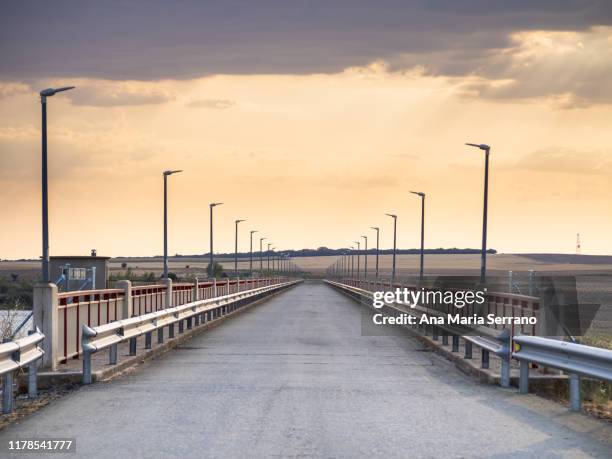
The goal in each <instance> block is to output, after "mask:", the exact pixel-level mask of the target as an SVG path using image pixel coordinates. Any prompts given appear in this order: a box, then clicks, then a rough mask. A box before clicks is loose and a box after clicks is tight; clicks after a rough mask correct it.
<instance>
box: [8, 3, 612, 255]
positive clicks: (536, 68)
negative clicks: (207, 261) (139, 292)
mask: <svg viewBox="0 0 612 459" xmlns="http://www.w3.org/2000/svg"><path fill="white" fill-rule="evenodd" d="M0 62H1V63H2V64H1V65H0V190H1V191H0V208H1V209H2V210H3V213H2V214H3V219H2V225H1V226H0V258H2V259H5V258H22V257H23V258H30V257H32V258H34V257H38V256H39V255H40V252H41V229H40V224H41V223H40V222H41V207H40V100H39V97H38V94H37V93H38V91H40V90H41V89H44V88H46V87H54V86H60V85H74V86H76V89H74V90H73V91H69V92H66V93H62V94H58V95H56V96H54V97H52V98H49V101H48V116H49V128H48V129H49V161H50V166H49V167H50V169H49V170H50V185H49V190H50V234H51V243H50V246H51V255H64V254H71V255H72V254H88V253H89V251H90V249H92V248H96V249H97V251H98V253H99V254H101V255H110V256H119V255H133V256H139V255H154V254H160V253H161V251H162V237H163V226H162V221H163V179H162V171H163V170H165V169H183V170H184V172H183V173H181V174H177V175H174V176H172V177H170V179H169V222H170V223H169V250H170V252H171V253H181V254H195V253H205V252H207V251H208V231H209V214H208V203H210V202H213V201H215V202H224V204H223V205H222V206H219V207H217V208H216V209H215V234H216V237H215V249H216V250H219V251H222V252H232V251H233V250H234V249H233V247H234V220H235V219H237V218H240V219H246V220H247V221H246V222H244V223H241V226H240V228H241V232H240V249H241V250H242V251H246V250H248V231H249V230H251V229H254V230H258V231H259V233H258V235H261V236H263V237H267V238H268V240H269V241H271V242H272V243H274V245H275V246H276V247H277V248H278V249H279V250H282V249H291V248H295V249H297V248H305V247H309V248H315V247H319V246H327V247H334V248H337V247H347V246H350V245H352V244H353V241H357V240H359V238H360V236H361V235H366V236H369V237H370V244H372V241H373V240H374V235H375V233H374V231H373V230H371V229H370V227H371V226H380V227H381V247H385V248H389V247H391V245H392V221H391V219H390V218H389V217H386V216H385V213H396V214H398V246H400V247H402V248H410V247H417V246H418V244H419V230H420V220H419V218H420V203H419V200H418V198H417V197H416V196H414V195H412V194H410V193H409V191H410V190H416V191H423V192H425V193H426V194H427V197H426V209H427V210H426V212H427V215H426V238H425V243H426V247H431V248H435V247H474V248H478V247H479V246H480V238H481V227H482V205H483V175H484V155H483V153H482V152H481V151H479V150H476V149H473V148H470V147H467V146H465V145H464V144H465V142H476V143H486V144H489V145H491V158H490V161H491V163H490V199H489V205H490V207H489V243H488V246H489V247H491V248H495V249H497V250H498V251H500V252H505V253H521V252H564V253H573V252H574V251H575V244H576V234H577V233H580V235H581V239H582V251H583V253H592V254H612V241H611V239H610V237H609V234H611V232H612V211H611V210H610V206H609V202H610V197H611V194H612V188H611V187H612V185H611V183H612V181H611V179H612V138H611V136H610V135H609V131H610V130H609V120H610V119H612V79H611V78H610V75H609V74H610V69H611V68H612V3H610V2H606V1H604V0H601V1H597V0H567V1H563V0H555V1H552V0H550V1H522V0H520V1H513V2H508V1H462V2H457V1H454V0H427V1H425V0H419V1H416V0H414V1H378V2H362V1H327V2H323V1H295V2H285V1H283V2H281V1H263V2H240V1H223V2H213V1H198V2H196V1H187V0H185V1H175V2H163V1H157V2H155V1H152V2H151V1H150V2H141V1H136V0H133V1H121V2H119V1H110V2H104V3H102V2H95V3H94V2H77V1H63V0H59V1H56V2H53V6H52V7H50V6H49V3H48V2H41V1H31V0H24V1H21V2H12V3H11V4H9V5H5V6H4V7H3V11H2V15H0ZM256 242H257V244H256V246H257V245H258V241H256Z"/></svg>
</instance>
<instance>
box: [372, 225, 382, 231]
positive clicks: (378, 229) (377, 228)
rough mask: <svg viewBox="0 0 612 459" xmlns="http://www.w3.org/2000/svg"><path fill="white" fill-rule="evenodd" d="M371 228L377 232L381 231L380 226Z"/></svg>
mask: <svg viewBox="0 0 612 459" xmlns="http://www.w3.org/2000/svg"><path fill="white" fill-rule="evenodd" d="M370 228H372V229H373V230H376V231H380V228H379V227H378V226H370Z"/></svg>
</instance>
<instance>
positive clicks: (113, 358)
mask: <svg viewBox="0 0 612 459" xmlns="http://www.w3.org/2000/svg"><path fill="white" fill-rule="evenodd" d="M108 363H109V365H117V345H116V344H112V345H110V346H109V348H108Z"/></svg>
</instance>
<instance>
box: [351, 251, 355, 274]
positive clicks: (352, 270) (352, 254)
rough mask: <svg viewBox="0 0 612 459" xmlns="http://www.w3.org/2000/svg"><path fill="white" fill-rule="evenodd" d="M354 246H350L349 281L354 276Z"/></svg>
mask: <svg viewBox="0 0 612 459" xmlns="http://www.w3.org/2000/svg"><path fill="white" fill-rule="evenodd" d="M354 250H355V246H354V245H352V246H351V255H350V256H351V279H352V278H353V276H354V275H355V254H354Z"/></svg>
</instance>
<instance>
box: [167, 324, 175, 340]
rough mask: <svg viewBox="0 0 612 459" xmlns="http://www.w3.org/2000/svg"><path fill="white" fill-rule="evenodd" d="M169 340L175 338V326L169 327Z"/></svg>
mask: <svg viewBox="0 0 612 459" xmlns="http://www.w3.org/2000/svg"><path fill="white" fill-rule="evenodd" d="M168 338H169V339H172V338H174V324H170V325H168Z"/></svg>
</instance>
